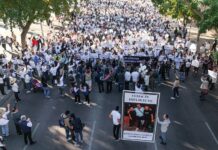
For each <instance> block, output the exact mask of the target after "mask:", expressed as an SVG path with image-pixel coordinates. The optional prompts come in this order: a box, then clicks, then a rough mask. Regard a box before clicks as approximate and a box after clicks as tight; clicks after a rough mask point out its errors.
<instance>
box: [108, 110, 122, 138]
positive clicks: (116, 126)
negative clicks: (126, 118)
mask: <svg viewBox="0 0 218 150" xmlns="http://www.w3.org/2000/svg"><path fill="white" fill-rule="evenodd" d="M109 118H111V119H112V120H113V136H114V139H115V140H119V130H120V119H121V115H120V113H119V106H116V108H115V110H112V112H111V113H110V115H109Z"/></svg>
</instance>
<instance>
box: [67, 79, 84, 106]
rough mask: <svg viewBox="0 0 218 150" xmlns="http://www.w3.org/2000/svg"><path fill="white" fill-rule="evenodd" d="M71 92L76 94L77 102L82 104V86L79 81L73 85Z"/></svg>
mask: <svg viewBox="0 0 218 150" xmlns="http://www.w3.org/2000/svg"><path fill="white" fill-rule="evenodd" d="M70 91H71V93H72V94H73V95H74V99H75V103H76V104H81V102H80V88H79V87H78V86H77V83H75V84H74V85H73V87H72V88H71V89H70Z"/></svg>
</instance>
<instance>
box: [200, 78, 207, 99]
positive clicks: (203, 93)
mask: <svg viewBox="0 0 218 150" xmlns="http://www.w3.org/2000/svg"><path fill="white" fill-rule="evenodd" d="M201 82H202V83H201V86H200V89H201V94H200V100H201V101H203V100H205V96H206V95H207V94H208V85H209V82H208V80H207V77H206V76H203V77H201Z"/></svg>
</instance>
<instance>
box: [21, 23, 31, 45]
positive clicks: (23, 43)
mask: <svg viewBox="0 0 218 150" xmlns="http://www.w3.org/2000/svg"><path fill="white" fill-rule="evenodd" d="M31 24H32V22H31V21H28V22H27V23H26V25H25V26H24V27H23V28H22V33H21V45H22V48H25V47H26V35H27V33H28V31H29V28H30V26H31Z"/></svg>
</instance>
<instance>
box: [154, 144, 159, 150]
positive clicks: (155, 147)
mask: <svg viewBox="0 0 218 150" xmlns="http://www.w3.org/2000/svg"><path fill="white" fill-rule="evenodd" d="M154 150H158V149H157V143H156V142H155V143H154Z"/></svg>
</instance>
